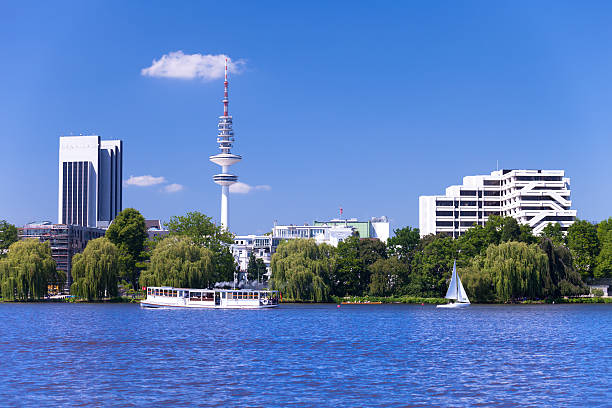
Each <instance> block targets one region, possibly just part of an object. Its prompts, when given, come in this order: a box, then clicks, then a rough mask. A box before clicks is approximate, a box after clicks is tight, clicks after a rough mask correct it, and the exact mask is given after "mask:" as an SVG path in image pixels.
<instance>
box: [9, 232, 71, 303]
mask: <svg viewBox="0 0 612 408" xmlns="http://www.w3.org/2000/svg"><path fill="white" fill-rule="evenodd" d="M62 276H64V275H62V274H58V273H57V272H56V270H55V261H54V260H53V258H52V257H51V247H50V245H49V243H48V242H45V243H41V242H39V241H38V240H35V239H27V240H25V241H17V242H14V243H12V244H11V245H10V247H9V252H8V256H7V257H6V258H3V259H0V291H1V292H2V298H3V299H4V300H30V299H41V298H43V297H45V296H46V295H47V286H48V285H49V284H52V283H57V284H60V285H61V284H63V282H62Z"/></svg>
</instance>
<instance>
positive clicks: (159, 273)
mask: <svg viewBox="0 0 612 408" xmlns="http://www.w3.org/2000/svg"><path fill="white" fill-rule="evenodd" d="M213 258H214V254H213V252H212V251H211V250H210V249H208V248H204V247H202V246H201V245H198V244H196V243H194V242H193V240H192V239H191V238H190V237H186V236H170V237H166V238H164V239H163V240H161V241H160V242H159V243H158V244H157V245H156V247H155V249H154V250H153V253H152V254H151V262H150V264H149V267H148V269H147V270H145V271H143V272H142V273H141V275H140V286H173V287H178V288H209V287H212V286H213V285H214V283H215V282H217V281H218V280H219V275H218V272H217V271H216V270H215V269H214V265H213Z"/></svg>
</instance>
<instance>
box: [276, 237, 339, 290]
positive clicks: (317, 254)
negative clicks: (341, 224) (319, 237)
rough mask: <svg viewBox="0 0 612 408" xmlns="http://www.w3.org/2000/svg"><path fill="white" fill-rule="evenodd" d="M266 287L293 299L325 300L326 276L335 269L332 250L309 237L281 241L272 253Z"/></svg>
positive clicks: (328, 277)
mask: <svg viewBox="0 0 612 408" xmlns="http://www.w3.org/2000/svg"><path fill="white" fill-rule="evenodd" d="M270 267H271V269H272V277H271V280H270V286H271V288H272V289H275V290H280V291H281V292H282V293H283V294H285V297H287V298H289V299H293V300H302V301H314V302H322V301H326V300H328V299H329V295H330V279H331V277H332V276H333V274H334V270H335V268H336V249H335V248H334V247H332V246H330V245H326V244H321V245H317V244H316V243H315V242H314V241H313V240H311V239H292V240H288V241H286V242H282V243H281V244H280V245H279V246H278V248H277V249H276V253H275V254H274V255H272V261H271V265H270Z"/></svg>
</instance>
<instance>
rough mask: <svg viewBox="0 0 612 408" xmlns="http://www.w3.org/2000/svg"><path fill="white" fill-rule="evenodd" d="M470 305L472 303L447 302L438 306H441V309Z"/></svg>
mask: <svg viewBox="0 0 612 408" xmlns="http://www.w3.org/2000/svg"><path fill="white" fill-rule="evenodd" d="M469 305H470V303H463V302H455V303H447V304H444V305H437V306H436V307H439V308H441V309H458V308H462V307H467V306H469Z"/></svg>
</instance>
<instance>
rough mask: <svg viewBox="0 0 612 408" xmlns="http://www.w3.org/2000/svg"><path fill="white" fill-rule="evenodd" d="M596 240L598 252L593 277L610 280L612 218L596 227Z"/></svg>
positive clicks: (611, 268)
mask: <svg viewBox="0 0 612 408" xmlns="http://www.w3.org/2000/svg"><path fill="white" fill-rule="evenodd" d="M597 238H598V240H599V245H600V248H601V249H600V251H599V254H598V255H597V258H596V265H595V269H594V270H593V276H594V277H595V278H597V279H599V278H612V217H610V218H608V219H607V220H604V221H602V222H600V223H599V224H598V225H597Z"/></svg>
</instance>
